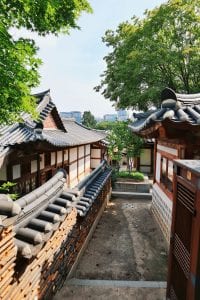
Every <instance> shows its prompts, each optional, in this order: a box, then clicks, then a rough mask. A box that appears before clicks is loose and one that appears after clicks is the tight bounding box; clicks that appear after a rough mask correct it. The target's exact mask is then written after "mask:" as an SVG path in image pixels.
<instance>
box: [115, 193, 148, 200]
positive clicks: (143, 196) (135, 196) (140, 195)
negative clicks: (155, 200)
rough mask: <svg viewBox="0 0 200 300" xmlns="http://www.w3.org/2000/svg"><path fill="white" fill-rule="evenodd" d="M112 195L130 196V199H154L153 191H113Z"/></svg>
mask: <svg viewBox="0 0 200 300" xmlns="http://www.w3.org/2000/svg"><path fill="white" fill-rule="evenodd" d="M112 197H120V198H126V199H127V198H130V199H141V200H152V194H151V193H135V192H118V191H112Z"/></svg>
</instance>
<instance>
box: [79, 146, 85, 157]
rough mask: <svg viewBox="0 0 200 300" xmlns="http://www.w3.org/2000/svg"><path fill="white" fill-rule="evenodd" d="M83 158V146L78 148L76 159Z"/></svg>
mask: <svg viewBox="0 0 200 300" xmlns="http://www.w3.org/2000/svg"><path fill="white" fill-rule="evenodd" d="M83 156H84V146H81V147H79V148H78V157H83Z"/></svg>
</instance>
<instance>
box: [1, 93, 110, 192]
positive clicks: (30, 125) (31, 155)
mask: <svg viewBox="0 0 200 300" xmlns="http://www.w3.org/2000/svg"><path fill="white" fill-rule="evenodd" d="M35 97H36V99H37V103H38V106H37V112H38V114H39V120H38V121H34V120H32V119H31V118H30V116H29V115H27V114H23V115H22V122H21V123H15V124H12V125H9V126H2V127H1V128H0V182H1V183H3V182H6V181H11V182H14V183H16V186H15V188H14V189H13V190H14V192H17V193H18V194H19V195H24V194H26V193H28V192H30V191H32V190H34V189H35V188H36V187H39V186H40V185H42V184H43V183H44V182H46V181H47V180H48V179H50V178H51V177H52V176H53V175H54V174H55V172H56V170H57V169H59V168H60V167H62V168H64V169H65V170H66V172H67V175H68V176H67V185H68V187H74V186H75V185H76V184H77V183H78V182H79V181H80V180H81V179H83V178H84V176H86V175H87V174H89V173H90V171H91V170H92V169H94V168H96V167H97V166H98V165H99V164H100V163H101V161H102V160H103V159H104V157H105V156H106V151H107V150H106V145H105V144H104V142H103V140H104V138H105V136H106V134H105V133H103V132H100V131H96V130H92V129H89V128H86V127H84V126H82V125H81V124H79V123H76V122H75V120H67V119H64V120H62V119H61V118H60V116H59V114H58V111H57V108H56V106H55V104H54V103H53V102H52V100H51V97H50V93H49V90H48V91H45V92H43V93H40V94H36V95H35Z"/></svg>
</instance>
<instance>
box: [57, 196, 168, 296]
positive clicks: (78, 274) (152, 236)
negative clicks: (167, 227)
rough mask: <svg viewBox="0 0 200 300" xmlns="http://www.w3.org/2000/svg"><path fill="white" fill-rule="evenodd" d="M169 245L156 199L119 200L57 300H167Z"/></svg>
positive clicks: (104, 218) (102, 219)
mask: <svg viewBox="0 0 200 300" xmlns="http://www.w3.org/2000/svg"><path fill="white" fill-rule="evenodd" d="M166 274H167V251H166V243H165V241H164V240H163V238H162V234H161V232H160V230H159V228H158V227H157V224H156V223H155V221H154V219H153V217H152V215H151V211H150V202H148V201H141V200H131V199H128V200H125V199H119V198H116V199H113V200H112V201H111V202H110V203H109V205H108V207H107V208H106V210H105V211H104V213H103V216H102V218H101V220H100V222H99V224H98V225H97V228H96V230H95V232H94V234H93V237H92V239H91V241H90V243H89V245H88V247H87V249H86V251H85V253H84V255H83V257H82V258H81V260H80V262H79V265H78V267H77V269H76V271H75V274H74V279H71V280H70V281H67V282H66V283H65V285H64V286H63V288H62V289H61V291H60V292H59V293H58V294H57V295H56V296H55V298H54V299H55V300H58V299H59V300H62V299H72V300H73V299H74V300H76V299H77V300H78V299H120V300H121V299H136V300H137V299H138V300H140V299H141V300H146V299H147V300H156V299H157V300H163V299H165V286H166V283H165V281H166V276H167V275H166Z"/></svg>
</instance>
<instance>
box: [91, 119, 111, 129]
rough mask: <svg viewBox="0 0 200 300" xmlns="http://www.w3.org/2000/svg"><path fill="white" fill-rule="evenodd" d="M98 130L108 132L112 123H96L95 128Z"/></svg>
mask: <svg viewBox="0 0 200 300" xmlns="http://www.w3.org/2000/svg"><path fill="white" fill-rule="evenodd" d="M95 128H96V129H98V130H109V129H112V128H113V122H112V121H101V122H98V123H97V124H96V126H95Z"/></svg>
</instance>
